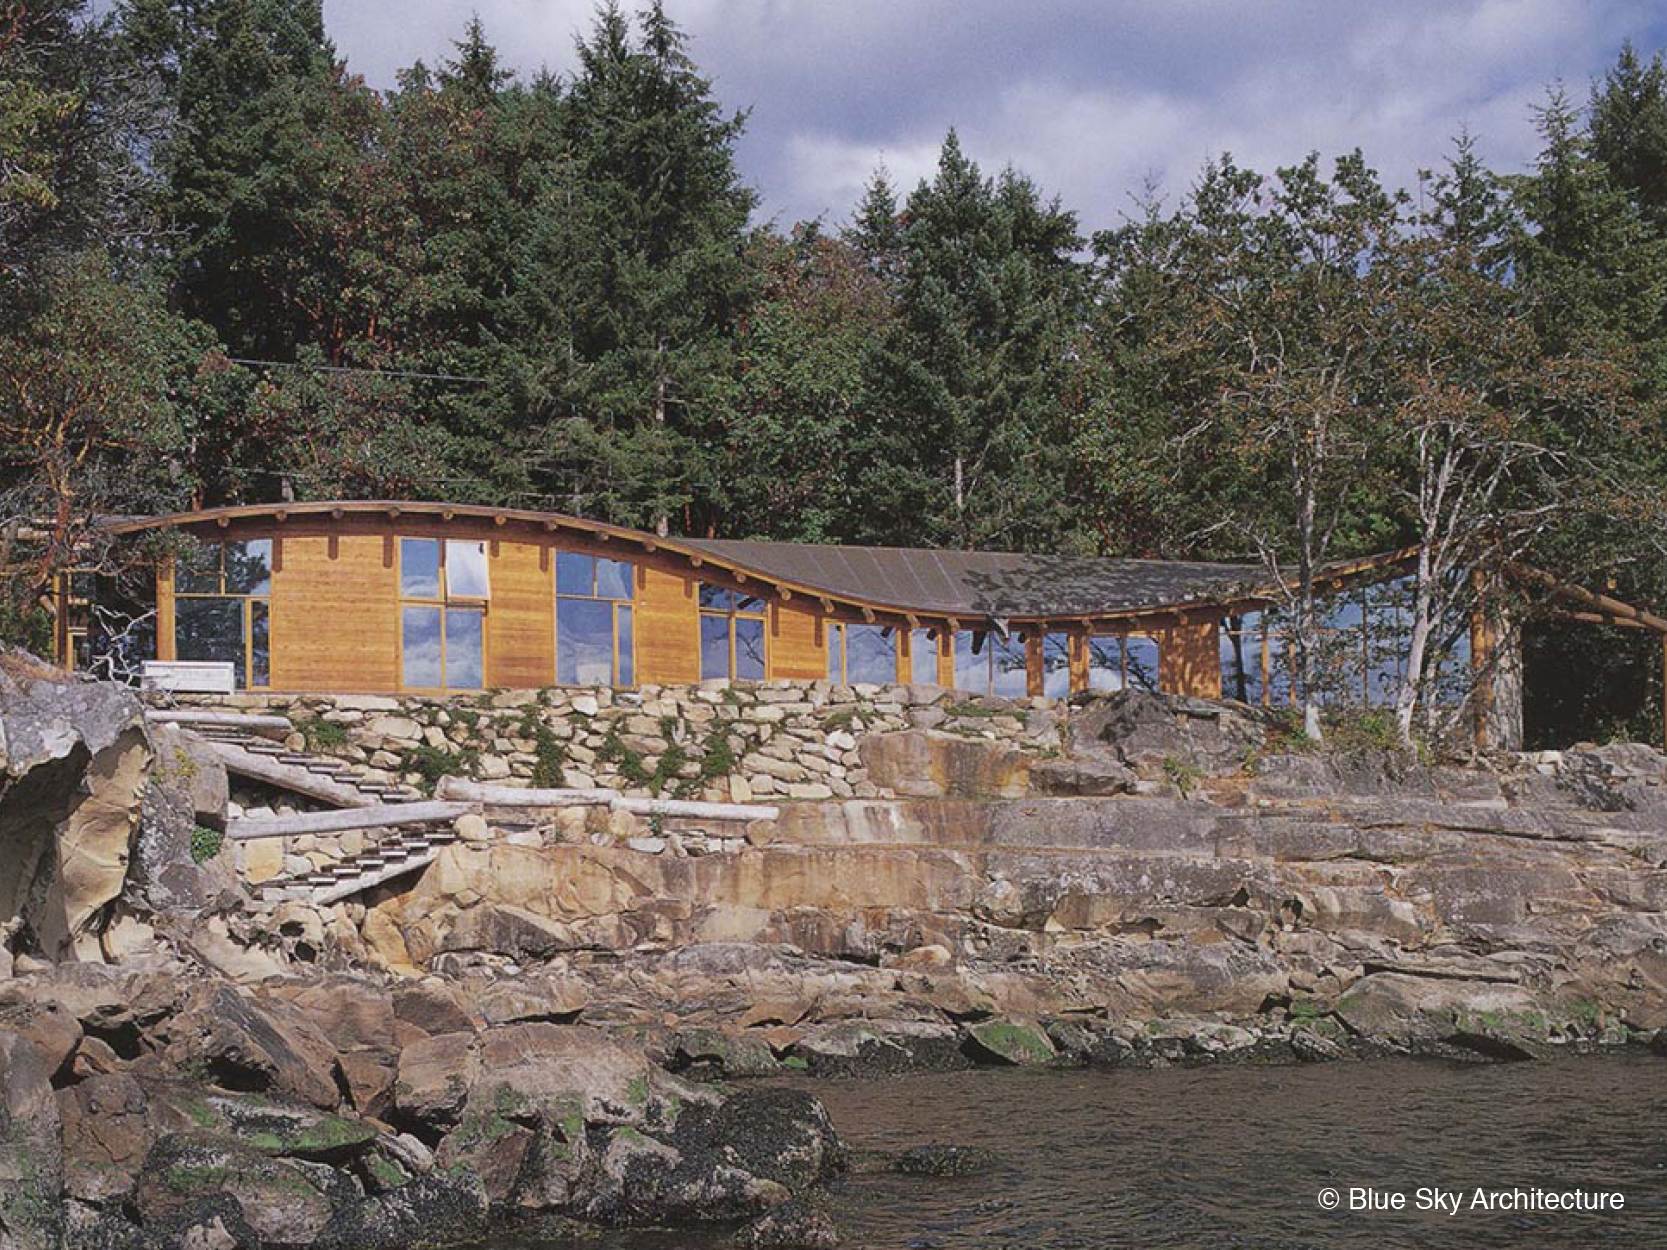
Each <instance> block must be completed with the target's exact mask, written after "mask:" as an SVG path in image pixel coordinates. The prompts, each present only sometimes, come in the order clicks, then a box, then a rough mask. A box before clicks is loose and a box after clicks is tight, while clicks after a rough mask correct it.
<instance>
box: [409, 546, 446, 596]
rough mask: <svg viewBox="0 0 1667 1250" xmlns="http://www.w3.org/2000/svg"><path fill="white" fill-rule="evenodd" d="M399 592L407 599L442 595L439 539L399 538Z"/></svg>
mask: <svg viewBox="0 0 1667 1250" xmlns="http://www.w3.org/2000/svg"><path fill="white" fill-rule="evenodd" d="M399 593H400V594H401V595H403V596H404V597H405V598H407V599H438V598H439V597H440V543H439V541H438V540H437V539H432V538H402V539H400V540H399Z"/></svg>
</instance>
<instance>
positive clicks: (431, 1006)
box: [390, 979, 476, 1036]
mask: <svg viewBox="0 0 1667 1250" xmlns="http://www.w3.org/2000/svg"><path fill="white" fill-rule="evenodd" d="M390 997H391V998H392V1001H393V1009H394V1018H395V1019H396V1020H402V1021H404V1022H405V1023H407V1024H410V1025H413V1026H415V1027H416V1028H418V1029H421V1030H422V1031H423V1032H424V1033H427V1034H430V1035H431V1036H432V1035H437V1034H441V1033H469V1032H473V1031H474V1029H475V1026H476V1018H475V1013H474V1012H473V1011H472V1010H471V1009H470V1008H469V1006H468V1005H467V1004H466V1003H465V1002H464V1001H463V998H462V996H461V995H460V994H459V992H458V990H457V989H456V987H455V986H452V985H448V984H447V983H446V982H444V981H440V980H438V979H431V980H426V981H407V982H403V983H401V984H399V985H396V986H395V987H394V989H393V991H392V993H391V995H390Z"/></svg>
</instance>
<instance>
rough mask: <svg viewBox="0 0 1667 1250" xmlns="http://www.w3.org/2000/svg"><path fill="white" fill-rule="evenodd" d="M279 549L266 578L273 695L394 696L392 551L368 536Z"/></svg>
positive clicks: (395, 575)
mask: <svg viewBox="0 0 1667 1250" xmlns="http://www.w3.org/2000/svg"><path fill="white" fill-rule="evenodd" d="M282 542H283V562H282V568H281V569H280V571H278V572H275V573H274V574H273V575H272V688H273V689H274V690H341V691H386V690H397V689H398V688H399V568H398V564H397V562H396V561H395V559H394V552H393V547H392V544H391V543H388V542H385V541H384V540H383V539H382V537H381V536H380V535H375V534H341V535H331V536H324V535H286V536H285V537H284V538H283V540H282ZM158 615H159V616H160V613H159V614H158Z"/></svg>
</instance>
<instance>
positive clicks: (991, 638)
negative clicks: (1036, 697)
mask: <svg viewBox="0 0 1667 1250" xmlns="http://www.w3.org/2000/svg"><path fill="white" fill-rule="evenodd" d="M955 689H957V690H966V691H970V692H971V693H973V694H994V695H1000V696H1002V697H1003V698H1008V699H1019V698H1023V697H1024V696H1025V695H1026V694H1027V693H1029V690H1030V680H1029V675H1028V666H1027V664H1026V660H1025V642H1024V638H1023V637H1022V636H1020V635H1019V634H1009V635H1008V636H1007V637H1005V638H1003V637H1001V636H1000V635H999V634H996V633H994V632H989V631H985V630H975V631H967V630H958V631H956V634H955Z"/></svg>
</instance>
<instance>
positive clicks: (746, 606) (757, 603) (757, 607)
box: [735, 594, 764, 612]
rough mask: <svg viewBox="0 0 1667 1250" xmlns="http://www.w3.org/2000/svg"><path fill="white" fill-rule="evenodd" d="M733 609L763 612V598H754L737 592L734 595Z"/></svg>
mask: <svg viewBox="0 0 1667 1250" xmlns="http://www.w3.org/2000/svg"><path fill="white" fill-rule="evenodd" d="M735 610H736V611H737V612H763V611H764V600H762V599H755V598H753V597H752V596H751V595H743V594H737V595H736V596H735Z"/></svg>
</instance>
